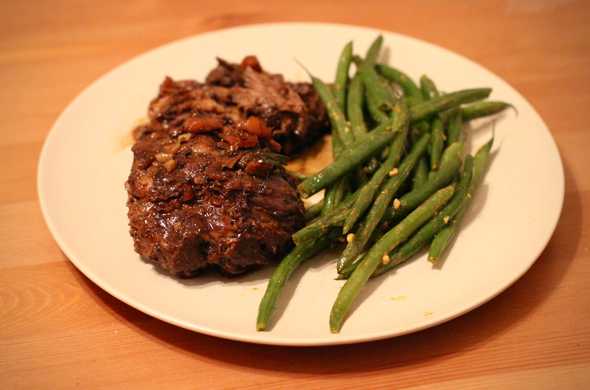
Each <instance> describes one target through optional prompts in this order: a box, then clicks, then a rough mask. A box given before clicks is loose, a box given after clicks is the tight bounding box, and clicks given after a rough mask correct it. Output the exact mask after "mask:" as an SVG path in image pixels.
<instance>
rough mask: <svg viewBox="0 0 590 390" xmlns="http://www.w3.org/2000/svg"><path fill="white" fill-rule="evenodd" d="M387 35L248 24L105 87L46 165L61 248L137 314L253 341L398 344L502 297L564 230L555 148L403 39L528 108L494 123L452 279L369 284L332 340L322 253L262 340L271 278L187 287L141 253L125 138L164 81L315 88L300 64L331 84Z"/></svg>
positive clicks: (60, 134)
mask: <svg viewBox="0 0 590 390" xmlns="http://www.w3.org/2000/svg"><path fill="white" fill-rule="evenodd" d="M378 33H379V31H376V30H371V29H367V28H359V27H351V26H344V25H329V24H314V23H285V24H267V25H254V26H247V27H239V28H233V29H229V30H222V31H216V32H212V33H207V34H202V35H199V36H196V37H192V38H188V39H184V40H181V41H178V42H174V43H171V44H169V45H166V46H163V47H160V48H158V49H155V50H152V51H150V52H148V53H146V54H144V55H141V56H139V57H137V58H135V59H133V60H131V61H129V62H128V63H126V64H124V65H122V66H119V67H117V68H116V69H114V70H113V71H111V72H109V73H108V74H106V75H105V76H103V77H101V78H100V79H99V80H97V81H96V82H94V83H93V84H92V85H91V86H90V87H88V88H87V89H86V90H85V91H84V92H82V93H81V94H80V95H79V96H78V97H77V98H76V99H75V100H74V101H73V102H72V103H71V104H70V105H69V106H68V107H67V108H66V109H65V111H64V112H63V113H62V114H61V116H60V117H59V119H58V120H57V121H56V123H55V125H54V126H53V129H52V130H51V132H50V134H49V136H48V137H47V140H46V142H45V146H44V148H43V152H42V154H41V159H40V161H39V172H38V190H39V197H40V201H41V207H42V210H43V214H44V216H45V219H46V221H47V224H48V226H49V229H50V230H51V232H52V234H53V236H54V237H55V239H56V241H57V243H58V244H59V246H60V247H61V248H62V250H63V251H64V252H65V254H66V255H67V256H68V258H69V259H70V260H71V261H72V262H73V263H74V264H75V266H76V267H77V268H78V269H79V270H80V271H81V272H83V273H84V274H85V275H86V276H88V277H89V278H90V279H91V280H92V281H93V282H94V283H96V284H97V285H99V286H100V287H101V288H103V289H104V290H106V291H107V292H109V293H110V294H112V295H113V296H115V297H117V298H118V299H120V300H122V301H124V302H126V303H128V304H129V305H131V306H133V307H135V308H137V309H139V310H141V311H143V312H145V313H147V314H150V315H152V316H154V317H157V318H159V319H161V320H164V321H166V322H169V323H172V324H175V325H178V326H181V327H183V328H187V329H191V330H194V331H197V332H202V333H206V334H209V335H214V336H219V337H224V338H228V339H234V340H241V341H248V342H254V343H262V344H278V345H328V344H345V343H354V342H361V341H368V340H376V339H381V338H386V337H392V336H397V335H401V334H405V333H409V332H414V331H417V330H419V329H424V328H427V327H430V326H433V325H436V324H439V323H441V322H443V321H447V320H449V319H451V318H454V317H456V316H458V315H461V314H463V313H465V312H467V311H469V310H471V309H473V308H475V307H477V306H479V305H481V304H483V303H484V302H486V301H488V300H489V299H491V298H493V297H494V296H496V295H497V294H498V293H500V292H501V291H503V290H504V289H506V288H507V287H508V286H509V285H510V284H512V283H513V282H514V281H515V280H517V279H518V278H519V277H520V276H521V275H522V274H524V273H525V272H526V271H527V270H528V269H529V267H530V266H531V265H532V264H533V263H534V261H535V260H536V258H537V257H538V256H539V254H540V253H541V251H542V250H543V248H544V247H545V245H546V244H547V242H548V240H549V238H550V237H551V234H552V232H553V230H554V228H555V225H556V223H557V220H558V218H559V214H560V211H561V207H562V202H563V195H564V176H563V168H562V164H561V160H560V158H559V154H558V151H557V148H556V146H555V143H554V141H553V139H552V137H551V134H550V132H549V130H548V129H547V126H546V125H545V124H544V123H543V120H542V119H541V118H540V117H539V115H538V114H537V113H536V112H535V110H534V109H533V108H532V107H531V105H530V104H529V103H528V102H527V101H526V100H525V99H524V98H523V97H522V96H521V95H520V94H519V93H518V92H516V91H515V90H514V89H513V88H512V87H510V86H509V85H508V84H507V83H506V82H504V81H502V80H501V79H500V78H498V77H497V76H495V75H494V74H492V73H491V72H489V71H487V70H486V69H484V68H483V67H481V66H480V65H477V64H476V63H474V62H472V61H469V60H467V59H466V58H464V57H461V56H459V55H457V54H454V53H451V52H449V51H447V50H445V49H442V48H440V47H437V46H434V45H431V44H429V43H425V42H422V41H419V40H416V39H413V38H409V37H405V36H402V35H398V34H394V33H383V34H384V36H385V45H386V46H387V47H388V48H389V50H390V53H391V58H392V60H393V61H392V62H393V63H394V64H395V65H396V66H397V67H399V68H401V69H404V70H406V71H407V72H408V73H410V75H411V76H413V77H416V78H417V77H419V76H420V75H421V74H423V73H427V74H429V75H430V76H431V77H432V78H433V79H434V80H436V81H437V83H438V85H439V86H440V88H441V89H442V90H445V91H452V90H456V89H460V88H467V87H480V86H490V87H493V89H494V91H493V95H492V97H493V98H494V99H501V100H505V101H508V102H511V103H512V104H514V105H515V106H516V107H517V108H518V112H519V115H518V116H516V115H515V114H513V113H508V114H506V115H504V116H503V117H502V119H501V120H499V121H498V122H497V123H496V128H495V131H496V139H497V140H498V142H497V143H496V145H495V147H494V150H496V151H497V153H496V156H495V158H494V160H493V164H492V165H491V168H490V171H489V173H488V175H487V176H486V178H485V183H484V185H483V187H482V188H481V190H480V191H479V192H478V193H477V196H476V199H475V201H474V204H473V206H474V207H472V209H471V211H470V213H469V215H468V216H467V218H466V221H465V222H466V223H464V226H463V229H462V232H461V236H460V239H459V240H458V241H457V243H456V245H455V246H454V248H452V252H451V254H450V256H449V258H448V259H447V261H446V263H445V264H444V267H442V269H440V270H437V269H432V267H431V266H430V265H429V263H428V262H427V261H425V259H423V258H421V259H417V260H416V261H413V262H411V263H409V264H408V265H406V266H403V267H401V268H400V269H399V270H398V271H396V272H395V273H391V274H390V275H388V276H387V277H385V278H379V279H377V280H374V281H371V282H370V283H369V285H368V286H367V287H366V288H365V290H366V293H370V294H365V295H364V296H363V299H362V300H363V302H362V304H361V305H360V306H358V307H357V308H356V310H355V311H354V312H353V313H352V314H351V315H350V317H349V318H348V320H347V321H346V323H345V324H344V327H343V329H342V332H341V333H340V334H337V335H334V334H331V333H330V332H329V329H328V314H329V312H330V307H331V305H332V303H333V301H334V299H335V297H336V294H337V292H338V289H339V288H340V286H341V285H342V282H340V281H335V280H333V279H334V276H335V270H334V265H333V264H332V262H331V261H330V260H331V257H332V258H333V257H334V256H333V255H332V256H330V255H324V256H323V257H322V258H321V259H317V260H316V261H310V262H309V263H308V265H306V266H304V267H303V269H304V270H305V271H304V272H303V270H302V271H301V272H298V273H296V274H295V275H294V277H293V281H297V282H298V283H289V285H288V288H287V292H286V294H285V295H286V297H290V300H289V304H288V306H287V307H286V309H284V311H283V309H279V311H278V313H277V315H276V316H275V318H278V321H277V322H276V323H275V326H274V327H273V329H272V330H271V331H270V332H256V330H255V319H256V312H257V308H258V302H259V301H260V298H261V296H262V294H263V292H264V288H265V285H266V280H267V278H268V276H269V274H270V272H271V269H266V270H262V271H259V272H256V273H253V274H250V275H248V276H246V277H243V278H239V279H232V280H227V279H223V278H221V277H219V278H218V277H213V276H207V277H201V278H195V279H192V280H189V281H179V280H175V279H173V278H170V277H167V276H165V275H162V274H161V273H158V272H157V271H155V270H154V269H153V267H152V266H151V265H149V264H146V263H144V262H143V261H141V260H140V259H139V257H138V255H137V254H136V253H135V252H134V251H133V243H132V240H131V238H130V236H129V233H128V227H127V216H126V212H127V208H126V206H125V202H126V192H125V190H124V187H123V183H124V182H125V180H126V178H127V175H128V173H129V168H130V164H131V159H132V155H131V152H130V150H129V144H128V143H127V145H126V146H125V142H126V141H125V140H128V139H129V136H128V135H129V131H130V129H131V128H132V127H133V126H134V124H136V123H137V121H138V119H140V118H142V117H144V116H145V113H146V108H147V104H148V102H149V101H150V99H152V97H154V96H155V94H156V91H157V88H158V85H159V83H160V82H161V81H162V79H163V78H164V76H165V75H170V76H172V77H173V78H180V79H182V78H196V79H203V78H204V76H205V75H206V73H207V71H208V70H210V69H211V68H212V67H213V66H214V65H215V57H216V56H221V57H223V58H226V59H229V60H233V61H238V60H240V59H241V58H242V57H243V56H244V55H247V54H256V55H257V56H258V57H259V58H260V60H261V63H262V64H263V66H264V67H265V68H266V69H268V70H270V71H275V72H281V73H283V74H284V75H285V76H286V77H287V78H288V79H291V80H294V79H300V80H304V79H305V75H304V73H303V72H302V70H301V68H300V67H299V66H298V65H297V64H296V63H295V61H294V59H295V58H296V59H298V60H299V61H301V62H302V63H303V64H305V65H306V66H307V67H308V68H309V69H310V70H311V71H312V72H313V73H314V74H316V75H318V76H320V77H322V78H325V79H330V78H331V77H332V75H333V72H334V66H335V62H336V59H337V56H338V52H339V50H340V48H341V47H342V46H343V45H344V44H345V43H346V42H347V41H348V40H354V44H355V50H356V51H357V52H360V53H363V52H364V50H365V49H366V47H367V46H368V44H369V43H370V41H372V40H373V39H374V38H375V36H376V35H377V34H378ZM490 134H491V130H490V128H489V126H487V127H486V128H483V129H480V130H474V131H472V133H471V135H472V140H473V142H472V149H475V147H476V146H479V145H481V144H482V143H483V142H484V141H485V140H487V139H488V137H489V136H490ZM286 297H283V299H282V300H281V302H279V304H280V305H281V307H284V306H285V305H284V304H285V302H286V300H285V298H286Z"/></svg>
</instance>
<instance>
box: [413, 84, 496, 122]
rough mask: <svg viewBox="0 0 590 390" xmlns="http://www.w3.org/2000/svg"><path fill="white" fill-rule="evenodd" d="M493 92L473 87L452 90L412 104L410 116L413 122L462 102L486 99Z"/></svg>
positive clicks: (489, 89) (488, 89)
mask: <svg viewBox="0 0 590 390" xmlns="http://www.w3.org/2000/svg"><path fill="white" fill-rule="evenodd" d="M491 92H492V89H491V88H473V89H464V90H461V91H456V92H451V93H448V94H446V95H442V96H439V97H435V98H433V99H431V100H429V101H425V102H421V103H416V104H413V105H411V106H410V117H411V118H412V122H418V121H420V120H421V119H424V118H427V117H429V116H430V115H432V114H436V113H438V112H441V111H445V110H448V109H450V108H454V107H458V106H460V105H461V104H465V103H471V102H475V101H478V100H482V99H485V98H487V97H488V96H490V93H491Z"/></svg>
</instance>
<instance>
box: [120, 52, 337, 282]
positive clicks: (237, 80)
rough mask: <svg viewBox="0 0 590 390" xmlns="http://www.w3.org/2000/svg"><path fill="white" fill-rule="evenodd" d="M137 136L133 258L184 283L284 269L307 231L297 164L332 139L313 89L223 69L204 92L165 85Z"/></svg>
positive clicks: (252, 62) (192, 84)
mask: <svg viewBox="0 0 590 390" xmlns="http://www.w3.org/2000/svg"><path fill="white" fill-rule="evenodd" d="M148 114H149V119H150V121H149V123H148V124H146V125H142V126H140V127H138V128H137V129H135V132H134V133H135V136H136V143H135V145H134V146H133V149H132V150H133V154H134V160H133V166H132V169H131V174H130V176H129V179H128V181H127V191H128V194H129V199H128V208H129V213H128V216H129V225H130V229H131V236H132V237H133V240H134V243H135V250H136V251H137V252H138V253H139V254H140V255H141V256H143V257H144V258H145V259H147V260H149V261H151V262H153V263H155V264H156V265H157V266H158V267H159V268H161V269H162V270H164V271H165V272H168V273H170V274H174V275H178V276H183V277H187V276H192V275H194V274H195V273H196V272H197V271H199V270H202V269H205V268H209V267H216V268H218V269H219V270H221V271H222V272H223V273H226V274H239V273H242V272H244V271H246V270H248V269H251V268H254V267H258V266H261V265H264V264H267V263H269V262H272V261H277V260H279V259H280V258H281V257H282V256H283V255H284V254H285V252H286V251H287V250H288V249H289V248H290V246H291V245H292V243H291V234H292V233H293V232H294V231H296V230H297V229H298V228H300V227H301V226H302V224H303V205H302V203H301V200H300V199H299V197H298V195H297V191H296V189H295V184H296V183H295V182H294V179H293V178H292V177H291V176H289V175H288V174H287V173H286V172H285V170H284V168H283V166H282V162H283V158H282V156H281V155H279V154H278V153H279V152H281V153H286V154H291V153H293V152H294V151H296V150H298V149H300V148H302V147H303V146H305V145H306V144H307V143H309V142H311V141H312V140H313V139H314V138H316V137H317V136H318V135H319V134H321V132H322V131H323V130H324V129H326V127H327V121H326V115H325V111H324V107H323V106H322V105H321V103H320V101H319V99H318V97H317V96H316V95H315V93H314V92H313V88H311V86H310V85H309V84H305V83H299V84H290V83H286V82H285V81H284V80H283V77H282V76H280V75H273V74H269V73H266V72H264V71H263V70H262V68H261V66H260V64H259V63H258V60H257V59H256V58H255V57H246V58H245V59H244V60H243V61H242V63H241V64H240V65H236V64H230V63H227V62H225V61H223V60H219V65H218V67H216V68H215V69H213V70H212V71H211V72H210V74H209V75H208V77H207V80H206V82H205V83H199V82H196V81H192V80H186V81H173V80H172V79H170V78H166V79H165V80H164V82H163V83H162V85H161V86H160V92H159V94H158V96H157V97H156V98H155V99H154V100H153V101H152V102H151V104H150V106H149V110H148Z"/></svg>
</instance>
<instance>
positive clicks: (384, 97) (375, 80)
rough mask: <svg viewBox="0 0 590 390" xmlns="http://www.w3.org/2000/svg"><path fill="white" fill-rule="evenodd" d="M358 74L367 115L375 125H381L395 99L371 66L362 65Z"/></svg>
mask: <svg viewBox="0 0 590 390" xmlns="http://www.w3.org/2000/svg"><path fill="white" fill-rule="evenodd" d="M359 73H360V75H361V79H362V81H363V84H364V86H365V93H366V96H367V108H368V109H369V114H371V116H372V117H373V119H374V120H375V121H376V122H377V123H383V122H384V121H386V120H387V118H388V113H389V112H390V111H391V109H392V107H393V104H394V102H395V100H396V97H395V95H394V93H393V91H392V90H391V89H390V88H389V86H388V85H387V84H386V83H385V82H384V81H383V80H381V79H380V77H379V75H378V74H377V72H375V69H374V68H373V67H372V66H369V65H367V64H363V65H362V66H361V68H360V69H359Z"/></svg>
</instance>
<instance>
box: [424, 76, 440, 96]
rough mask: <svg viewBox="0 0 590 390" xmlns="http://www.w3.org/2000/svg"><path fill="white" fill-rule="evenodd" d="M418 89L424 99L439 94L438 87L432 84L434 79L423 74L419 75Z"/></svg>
mask: <svg viewBox="0 0 590 390" xmlns="http://www.w3.org/2000/svg"><path fill="white" fill-rule="evenodd" d="M420 90H421V91H422V96H424V100H430V99H432V98H435V97H438V96H440V92H438V88H437V87H436V84H434V81H432V80H431V79H430V78H429V77H428V76H426V75H425V74H424V75H422V77H420Z"/></svg>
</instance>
